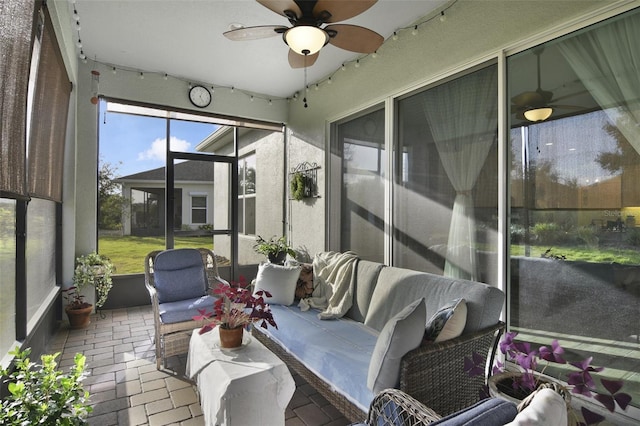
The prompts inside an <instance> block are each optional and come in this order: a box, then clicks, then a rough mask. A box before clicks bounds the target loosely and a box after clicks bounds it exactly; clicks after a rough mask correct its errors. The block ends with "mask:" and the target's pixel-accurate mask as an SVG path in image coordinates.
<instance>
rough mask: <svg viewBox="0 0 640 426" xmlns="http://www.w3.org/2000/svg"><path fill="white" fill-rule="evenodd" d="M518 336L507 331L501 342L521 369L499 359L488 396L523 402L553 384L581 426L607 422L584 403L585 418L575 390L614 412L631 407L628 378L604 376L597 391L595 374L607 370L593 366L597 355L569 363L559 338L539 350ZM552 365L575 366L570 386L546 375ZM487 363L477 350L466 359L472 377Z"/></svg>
mask: <svg viewBox="0 0 640 426" xmlns="http://www.w3.org/2000/svg"><path fill="white" fill-rule="evenodd" d="M517 335H518V333H516V332H509V333H506V334H505V336H504V337H503V339H502V341H501V342H500V345H499V347H500V352H502V353H503V354H504V355H505V359H506V360H507V361H511V362H512V363H513V365H515V367H516V368H517V371H507V370H506V369H505V365H504V364H503V363H501V362H499V361H498V362H496V365H495V366H493V369H492V375H491V376H490V377H489V379H488V389H487V393H486V395H484V396H485V397H487V396H498V397H501V398H505V399H511V400H514V401H522V400H524V399H525V398H526V397H528V396H529V395H530V394H532V393H533V392H535V391H536V390H537V389H539V388H540V387H551V388H553V389H554V390H556V391H557V392H558V393H559V394H560V395H562V397H563V398H564V399H565V402H566V403H567V408H568V410H569V413H568V414H569V415H570V416H569V419H570V423H571V424H576V425H578V426H587V425H595V424H598V423H600V422H602V421H604V420H605V417H604V416H602V415H601V414H599V413H596V412H594V411H592V410H589V409H588V408H586V407H584V406H583V407H581V409H580V411H581V414H582V418H579V417H578V415H577V414H576V413H575V411H574V410H573V409H572V408H571V394H572V393H573V394H576V395H582V396H584V397H587V398H593V399H594V400H596V401H598V402H599V403H600V404H602V405H603V406H604V407H605V408H606V409H607V410H608V411H610V412H611V413H613V412H615V410H616V406H618V407H619V408H620V409H621V410H623V411H624V410H626V409H627V406H628V405H629V403H630V402H631V399H632V398H631V396H630V395H629V394H627V393H624V392H620V390H621V389H622V387H623V385H624V381H622V380H609V379H605V378H600V383H601V384H602V387H603V388H604V390H605V391H606V392H603V391H598V392H596V383H595V381H594V378H593V376H592V373H599V372H601V371H603V370H604V367H595V366H593V365H591V362H592V361H593V357H588V358H586V359H583V360H580V361H576V362H567V361H566V360H565V359H564V352H565V351H564V348H563V347H562V346H561V345H560V343H559V342H558V340H553V341H552V342H551V345H550V346H544V345H543V346H540V347H539V348H538V349H535V348H532V346H531V344H530V343H528V342H521V341H516V336H517ZM552 364H558V365H561V364H567V365H570V366H571V367H572V368H573V369H574V370H573V371H570V372H568V373H567V381H566V385H565V384H563V383H560V382H559V381H558V380H556V379H554V378H553V377H550V376H546V375H545V374H544V372H545V370H546V369H547V367H549V366H550V365H552ZM485 365H486V361H485V358H484V357H483V356H482V355H479V354H477V353H473V354H472V356H471V357H470V358H469V357H465V360H464V369H465V371H466V372H467V373H468V374H469V375H470V376H472V377H473V376H477V375H484V372H485V370H484V366H485Z"/></svg>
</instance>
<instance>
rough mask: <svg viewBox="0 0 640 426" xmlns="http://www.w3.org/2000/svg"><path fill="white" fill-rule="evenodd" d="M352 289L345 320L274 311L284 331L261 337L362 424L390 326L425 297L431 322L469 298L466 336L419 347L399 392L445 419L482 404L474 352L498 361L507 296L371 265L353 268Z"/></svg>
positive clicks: (294, 309) (281, 308) (408, 358)
mask: <svg viewBox="0 0 640 426" xmlns="http://www.w3.org/2000/svg"><path fill="white" fill-rule="evenodd" d="M351 283H352V291H353V293H352V301H351V307H350V308H349V310H348V312H347V313H346V315H344V316H343V317H341V318H338V319H332V320H320V319H319V318H318V311H316V310H313V309H310V310H308V311H302V310H301V309H300V308H299V307H298V306H296V304H293V305H289V306H285V305H272V310H273V313H274V318H275V319H276V322H277V324H278V329H273V328H269V329H268V330H264V329H260V328H255V329H254V336H256V338H257V339H258V340H260V341H261V342H263V343H264V344H265V345H266V346H267V347H269V348H270V349H271V350H272V351H274V352H275V353H276V354H278V355H279V356H280V357H281V358H283V359H284V360H285V362H286V363H287V365H288V366H289V367H290V368H292V369H294V370H295V371H297V372H298V373H299V374H300V375H301V376H302V377H304V378H305V379H306V380H307V381H308V382H309V383H310V384H311V385H312V386H314V387H316V388H317V389H318V391H319V392H320V393H321V394H322V395H323V396H325V398H327V399H328V400H329V401H330V402H331V403H332V404H333V405H334V406H336V408H338V409H339V410H340V411H341V412H342V413H343V414H344V415H345V416H346V417H347V418H349V419H350V420H351V421H360V420H362V419H364V418H365V417H366V411H367V409H368V407H369V404H370V402H371V401H372V400H373V398H374V396H375V395H374V392H373V391H372V390H371V389H369V388H368V387H367V377H368V375H369V374H370V372H369V371H368V370H369V363H370V361H371V358H372V354H373V351H374V349H375V347H376V343H377V339H378V336H379V334H380V332H381V331H382V330H383V328H384V327H385V325H386V324H387V322H388V321H389V320H390V319H392V318H394V316H396V315H397V314H399V313H400V312H401V311H403V309H404V308H405V307H407V305H410V304H412V302H414V301H416V300H419V299H422V298H424V301H425V304H426V318H427V319H428V318H429V317H430V316H431V315H432V314H433V313H434V312H436V311H438V310H439V309H440V308H441V307H442V306H444V305H446V304H447V303H449V302H451V301H452V300H454V299H459V298H463V299H464V300H465V301H466V306H467V319H466V323H465V325H464V330H463V332H462V335H461V336H459V337H457V338H454V339H452V340H447V341H444V342H439V343H433V342H426V341H422V343H418V345H417V347H416V348H415V349H412V350H410V351H409V352H408V353H406V354H405V355H404V356H402V359H401V361H400V372H399V377H398V379H397V384H396V387H397V388H399V389H401V390H403V391H404V392H406V393H408V394H409V395H411V396H413V397H414V398H416V399H417V400H418V401H420V402H422V403H424V404H425V405H427V406H428V407H431V408H432V409H433V410H435V411H436V412H437V413H438V414H440V415H447V414H450V413H453V412H455V411H458V410H460V409H463V408H464V407H467V406H469V405H472V404H473V403H475V402H477V401H478V400H479V397H480V391H481V389H482V387H483V386H484V378H483V377H482V376H478V377H473V378H472V377H469V375H468V374H467V373H466V372H465V371H464V358H465V357H469V358H470V357H471V356H472V354H473V353H474V352H476V353H478V354H480V355H483V356H485V357H487V358H490V357H489V355H490V353H491V352H492V350H493V349H494V348H495V344H496V342H497V339H498V335H499V333H500V331H501V330H502V325H503V324H502V323H501V322H500V321H499V317H500V312H501V310H502V307H503V303H504V294H503V292H502V291H501V290H499V289H497V288H495V287H492V286H489V285H486V284H482V283H477V282H472V281H466V280H461V279H454V278H448V277H443V276H438V275H434V274H429V273H424V272H418V271H412V270H408V269H402V268H396V267H389V266H385V265H383V264H380V263H375V262H370V261H366V260H358V261H356V262H355V263H354V264H353V271H352V275H351Z"/></svg>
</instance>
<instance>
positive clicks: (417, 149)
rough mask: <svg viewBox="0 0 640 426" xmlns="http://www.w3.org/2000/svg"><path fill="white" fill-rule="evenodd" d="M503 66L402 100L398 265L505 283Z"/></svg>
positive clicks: (396, 233) (396, 230) (395, 260)
mask: <svg viewBox="0 0 640 426" xmlns="http://www.w3.org/2000/svg"><path fill="white" fill-rule="evenodd" d="M497 71H498V69H497V66H496V65H491V66H487V67H485V68H482V69H479V70H476V71H473V72H470V73H467V74H466V75H462V76H459V77H456V78H454V79H452V80H450V81H446V82H444V83H441V84H439V85H437V86H435V87H431V88H429V89H427V90H424V91H421V92H419V93H416V94H413V95H411V96H408V97H405V98H403V99H401V100H399V101H398V103H397V110H398V113H397V117H398V118H397V126H398V139H397V144H396V146H397V148H396V149H395V152H396V155H395V159H396V160H395V161H396V164H395V165H396V167H395V176H394V191H393V193H394V197H393V200H394V206H393V212H394V215H393V218H394V223H393V225H394V231H393V235H394V250H393V264H394V265H396V266H400V267H406V268H410V269H417V270H421V271H427V272H432V273H435V274H439V275H445V276H452V277H458V278H465V279H472V280H474V281H482V282H486V283H490V284H494V285H497V284H498V283H497V276H496V273H495V271H496V270H497V238H496V234H497V233H496V230H497V225H498V221H497V213H498V197H497V188H498V180H497V177H498V171H497V152H498V151H497V150H498V146H497V135H498V133H497V106H498V89H497V83H498V74H497Z"/></svg>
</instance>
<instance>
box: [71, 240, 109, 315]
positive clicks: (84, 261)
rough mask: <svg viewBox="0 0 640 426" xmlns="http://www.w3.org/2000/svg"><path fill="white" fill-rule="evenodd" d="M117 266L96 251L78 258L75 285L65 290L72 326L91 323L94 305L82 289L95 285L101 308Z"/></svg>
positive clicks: (97, 304)
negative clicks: (83, 293) (88, 300)
mask: <svg viewBox="0 0 640 426" xmlns="http://www.w3.org/2000/svg"><path fill="white" fill-rule="evenodd" d="M114 271H115V267H114V266H113V263H111V260H110V259H109V258H108V257H107V256H104V255H101V254H98V253H96V252H95V251H94V252H91V253H89V254H86V255H83V256H80V257H78V258H76V267H75V269H74V271H73V286H72V287H69V288H68V289H66V290H64V292H65V293H66V295H65V298H66V299H67V306H66V307H65V311H66V312H67V316H68V317H69V322H70V323H71V327H72V328H83V327H86V326H87V325H88V324H89V315H90V314H91V312H92V310H93V305H91V304H90V303H87V302H85V301H84V296H83V295H82V291H83V289H84V288H86V287H87V286H94V287H95V289H96V293H97V301H96V307H98V308H101V307H102V306H103V305H104V303H105V302H106V301H107V297H108V296H109V291H110V290H111V287H112V285H113V279H112V275H113V273H114Z"/></svg>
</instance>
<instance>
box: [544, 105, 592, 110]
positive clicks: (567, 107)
mask: <svg viewBox="0 0 640 426" xmlns="http://www.w3.org/2000/svg"><path fill="white" fill-rule="evenodd" d="M549 107H551V108H559V109H571V110H575V111H582V110H584V109H586V108H585V107H581V106H578V105H556V104H551V105H549Z"/></svg>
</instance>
